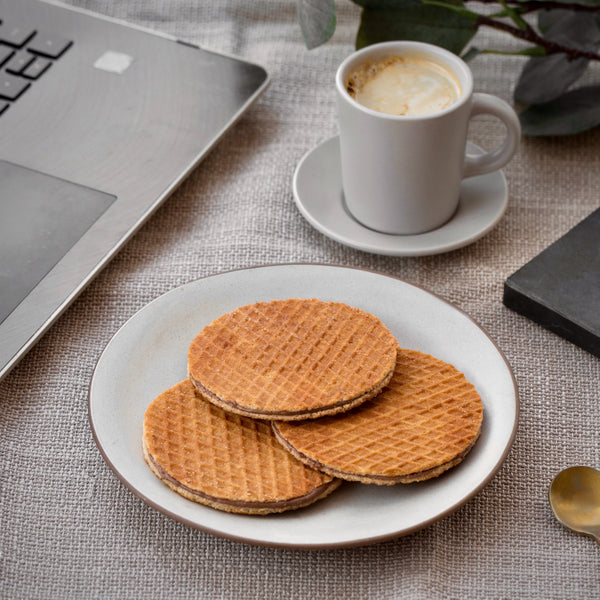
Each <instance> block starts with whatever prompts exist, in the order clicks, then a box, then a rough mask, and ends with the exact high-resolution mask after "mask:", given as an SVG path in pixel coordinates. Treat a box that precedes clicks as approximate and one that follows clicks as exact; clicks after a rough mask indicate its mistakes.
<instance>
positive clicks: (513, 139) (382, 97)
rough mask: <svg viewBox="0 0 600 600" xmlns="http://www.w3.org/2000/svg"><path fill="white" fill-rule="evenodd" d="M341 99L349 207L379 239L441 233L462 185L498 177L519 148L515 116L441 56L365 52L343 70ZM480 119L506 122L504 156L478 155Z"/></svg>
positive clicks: (408, 47)
mask: <svg viewBox="0 0 600 600" xmlns="http://www.w3.org/2000/svg"><path fill="white" fill-rule="evenodd" d="M336 89H337V107H338V124H339V133H340V159H341V171H342V188H343V190H342V191H343V195H344V201H345V205H346V208H347V210H348V212H349V213H350V214H351V215H352V216H353V217H354V218H355V219H356V220H357V221H358V222H359V223H361V224H362V225H364V226H366V227H368V228H370V229H374V230H376V231H380V232H384V233H391V234H407V235H415V234H419V233H424V232H427V231H431V230H433V229H436V228H438V227H441V226H442V225H444V223H446V222H447V221H449V220H450V219H451V218H452V216H453V215H454V214H455V212H456V209H457V207H458V204H459V199H460V190H461V183H462V180H463V179H464V178H466V177H473V176H476V175H483V174H484V173H490V172H492V171H495V170H497V169H501V168H502V167H503V166H504V165H505V164H506V163H507V162H508V161H509V160H510V159H511V158H512V156H513V155H514V153H515V151H516V149H517V146H518V143H519V138H520V134H521V127H520V124H519V118H518V116H517V114H516V113H515V111H514V110H513V109H512V108H511V107H510V106H509V105H508V104H507V103H506V102H505V101H504V100H502V99H500V98H497V97H495V96H491V95H489V94H481V93H475V92H474V91H473V75H472V73H471V70H470V69H469V67H468V66H467V64H466V63H465V62H464V61H463V60H461V59H460V58H459V57H458V56H456V55H455V54H453V53H451V52H449V51H448V50H445V49H443V48H440V47H438V46H433V45H431V44H425V43H422V42H412V41H396V42H383V43H381V44H374V45H372V46H367V47H366V48H363V49H361V50H359V51H357V52H355V53H353V54H351V55H350V56H349V57H348V58H346V60H344V61H343V62H342V64H341V65H340V66H339V68H338V70H337V73H336ZM480 114H489V115H492V116H495V117H497V118H498V119H500V120H501V121H502V122H503V123H504V125H505V126H506V136H505V138H504V140H503V142H502V143H501V144H500V146H499V147H498V148H495V149H493V150H492V151H490V152H487V153H486V152H483V153H478V154H471V153H469V152H467V133H468V129H469V123H470V121H471V119H472V118H473V117H474V116H476V115H480ZM483 201H485V199H484V200H483Z"/></svg>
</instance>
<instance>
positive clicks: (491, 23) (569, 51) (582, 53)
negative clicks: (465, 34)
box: [476, 0, 600, 61]
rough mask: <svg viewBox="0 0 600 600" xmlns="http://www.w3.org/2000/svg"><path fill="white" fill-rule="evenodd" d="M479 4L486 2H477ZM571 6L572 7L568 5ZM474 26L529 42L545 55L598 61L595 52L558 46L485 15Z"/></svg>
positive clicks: (525, 30) (532, 31)
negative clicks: (490, 28) (562, 54)
mask: <svg viewBox="0 0 600 600" xmlns="http://www.w3.org/2000/svg"><path fill="white" fill-rule="evenodd" d="M478 1H479V2H481V1H484V2H486V1H487V0H478ZM519 4H523V3H519ZM536 4H542V2H536ZM544 4H552V5H553V6H554V5H555V4H557V3H554V2H552V3H544ZM570 6H573V5H570ZM476 25H477V26H479V25H485V26H486V27H492V28H493V29H499V30H500V31H505V32H506V33H510V34H511V35H512V36H514V37H516V38H519V39H521V40H525V41H527V42H531V43H532V44H536V45H537V46H541V47H542V48H545V50H546V54H556V53H558V52H563V53H564V54H566V55H567V57H568V59H569V60H574V59H576V58H587V59H589V60H598V61H600V55H599V54H596V53H595V52H591V51H588V50H579V49H577V48H570V47H569V46H563V45H562V44H558V43H556V42H553V41H551V40H547V39H545V38H543V37H541V36H540V35H538V34H537V33H536V32H535V30H534V29H533V28H532V27H527V28H526V29H519V28H518V27H515V26H514V25H509V24H508V23H504V22H503V21H496V20H495V19H492V18H490V17H486V16H485V15H479V17H478V18H477V21H476Z"/></svg>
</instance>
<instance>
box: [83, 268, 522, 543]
mask: <svg viewBox="0 0 600 600" xmlns="http://www.w3.org/2000/svg"><path fill="white" fill-rule="evenodd" d="M271 267H327V268H335V269H347V270H351V271H360V272H364V273H370V274H373V275H377V276H382V277H385V278H389V279H393V280H396V281H399V282H401V283H404V284H407V285H409V286H412V287H414V288H417V289H419V290H421V291H424V292H426V293H427V294H430V295H431V296H433V297H434V298H436V299H437V300H439V301H441V302H443V303H444V304H446V305H448V306H450V307H451V308H452V309H454V310H456V311H457V312H458V313H460V314H462V315H463V316H464V317H466V318H467V319H468V320H469V321H470V322H471V323H472V324H473V325H474V326H475V327H476V328H478V329H479V330H480V331H481V332H482V333H483V334H484V336H485V337H486V338H487V340H488V342H490V343H491V344H492V346H493V347H494V349H495V350H496V352H497V353H498V355H499V356H500V358H501V359H502V361H503V362H504V364H505V366H506V368H507V370H508V373H509V374H510V377H511V381H512V389H513V392H514V404H515V416H514V421H513V423H512V429H511V433H510V436H509V438H508V440H507V443H506V445H505V447H504V449H503V450H502V453H501V455H500V456H499V458H498V459H497V461H496V463H495V464H494V465H493V467H492V468H491V469H490V470H489V472H488V474H487V475H486V476H485V477H484V479H483V480H482V481H481V482H480V483H479V484H478V485H477V486H475V487H474V488H473V489H472V490H470V492H469V493H468V494H466V495H465V496H463V497H461V498H460V499H459V500H458V501H457V502H455V503H454V504H452V505H451V506H449V507H448V508H446V509H445V510H444V511H442V512H440V513H437V514H436V515H434V516H432V517H430V518H428V519H426V520H424V521H420V522H419V523H415V524H414V525H413V526H410V527H407V528H405V529H402V530H401V531H393V532H387V533H383V534H380V535H374V536H372V537H363V538H360V539H351V540H346V541H342V542H323V543H303V542H299V543H298V542H287V541H268V540H261V539H256V538H252V537H247V536H244V535H235V534H232V533H226V532H223V531H221V530H219V529H215V528H213V527H210V526H208V525H204V524H199V523H197V522H194V521H192V520H190V519H188V518H186V517H182V516H181V515H179V514H178V513H176V512H174V511H172V510H169V509H168V508H165V507H163V506H161V505H159V504H158V503H157V502H155V501H154V500H152V499H151V498H149V497H148V496H147V495H146V494H144V493H143V492H142V491H141V490H139V489H138V488H137V487H135V485H134V484H132V483H131V482H130V481H129V480H128V479H127V478H126V477H125V476H124V475H122V474H121V472H120V471H119V470H118V468H117V467H116V465H114V464H113V462H112V461H111V460H110V458H109V456H108V455H107V453H106V451H105V449H104V447H103V445H102V443H101V442H100V439H99V436H98V434H97V431H96V427H95V425H94V420H93V415H92V384H93V382H94V378H95V375H96V371H97V369H98V367H99V365H100V363H101V361H102V358H103V356H104V354H105V353H106V352H107V351H108V348H109V347H110V345H111V344H112V342H113V340H114V338H115V337H116V336H117V335H119V334H120V332H121V331H122V330H123V329H124V328H125V327H127V325H128V323H129V322H130V321H131V320H132V319H134V318H136V316H137V315H138V313H140V312H141V311H143V310H145V309H146V307H148V306H149V305H150V304H153V303H154V302H156V301H158V300H159V299H161V298H162V297H163V296H166V295H167V294H171V293H173V292H174V291H176V290H180V289H181V288H183V287H185V286H188V285H192V284H194V283H197V282H200V281H203V280H206V279H210V278H215V277H219V276H221V275H228V274H233V273H237V272H244V271H251V270H255V269H264V268H271ZM87 408H88V423H89V426H90V429H91V432H92V437H93V439H94V443H95V444H96V447H97V448H98V450H99V452H100V454H101V456H102V458H103V460H104V462H105V463H106V465H107V466H108V467H109V469H110V471H112V473H113V475H115V476H116V477H117V479H118V480H119V481H120V483H121V484H123V485H124V486H125V488H126V489H127V490H129V491H130V492H131V493H132V494H133V495H134V496H135V497H137V498H138V499H140V500H142V502H144V504H146V505H147V506H149V507H150V508H152V509H153V510H155V511H156V512H158V513H159V514H161V515H163V516H166V517H168V518H170V519H171V520H173V521H175V522H177V523H180V524H183V525H186V526H187V527H190V528H191V529H195V530H198V531H203V532H205V533H209V534H211V535H214V536H216V537H218V538H221V539H226V540H230V541H234V542H241V543H245V544H250V545H253V546H260V547H270V548H285V549H293V550H330V549H338V548H350V547H362V546H368V545H374V544H378V543H382V542H385V541H388V540H393V539H398V538H400V537H404V536H406V535H410V534H411V533H414V532H416V531H420V530H421V529H425V528H427V527H429V526H430V525H432V524H433V523H436V522H437V521H441V520H442V519H444V518H446V517H448V516H449V515H451V514H452V513H454V512H456V511H457V510H458V509H459V508H461V507H462V506H464V505H465V504H466V503H467V502H469V501H470V500H472V499H473V498H474V497H475V496H476V495H478V494H479V493H480V492H481V490H483V489H484V488H485V487H486V486H487V485H488V484H489V483H490V481H491V480H492V479H493V478H494V477H495V475H496V474H497V472H498V471H499V470H500V468H501V467H502V465H503V464H504V462H505V461H506V458H507V457H508V455H509V453H510V451H511V449H512V447H513V445H514V441H515V438H516V435H517V430H518V426H519V417H520V397H519V388H518V383H517V380H516V376H515V373H514V371H513V369H512V367H511V365H510V363H509V361H508V359H507V357H506V355H505V354H504V352H503V351H502V349H501V348H500V347H499V345H498V344H497V342H496V341H495V340H494V338H492V336H491V335H490V334H489V333H488V331H487V330H486V329H485V328H484V327H482V326H481V325H480V324H479V323H478V322H477V321H476V320H475V319H474V318H473V317H471V316H470V315H469V314H468V313H467V312H466V311H464V310H463V309H462V308H460V307H458V306H456V305H455V304H454V303H452V302H450V301H449V300H446V299H445V298H443V297H442V296H440V295H439V294H437V293H435V292H432V291H430V290H429V289H427V288H426V287H424V286H422V285H420V284H415V283H412V282H410V281H407V280H406V279H404V278H402V277H398V276H396V275H391V274H389V273H385V272H382V271H379V270H375V269H370V268H366V267H355V266H346V265H340V264H332V263H312V262H289V263H286V262H281V263H265V264H256V265H252V266H249V267H240V268H235V269H226V270H224V271H218V272H216V273H211V274H208V275H204V276H202V277H198V278H196V279H192V280H190V281H188V282H186V283H183V284H181V285H178V286H175V287H173V288H171V289H169V290H167V291H166V292H163V293H161V294H159V295H158V296H156V297H155V298H153V299H152V300H150V301H149V302H147V303H145V304H144V305H143V306H141V307H140V308H138V309H137V310H136V311H135V312H134V313H133V314H132V315H130V316H129V317H128V318H127V319H126V320H125V321H124V322H123V323H122V325H121V326H119V327H118V328H117V330H116V331H115V332H114V333H113V335H111V337H110V339H109V340H108V341H107V342H106V344H105V345H104V347H103V349H102V351H101V352H100V354H99V356H98V358H97V360H96V363H95V365H94V368H93V370H92V375H91V377H90V381H89V384H88V393H87Z"/></svg>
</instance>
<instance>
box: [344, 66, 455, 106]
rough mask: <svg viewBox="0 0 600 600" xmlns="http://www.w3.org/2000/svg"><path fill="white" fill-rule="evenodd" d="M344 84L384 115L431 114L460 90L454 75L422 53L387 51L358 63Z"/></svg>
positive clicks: (365, 104) (362, 100) (447, 102)
mask: <svg viewBox="0 0 600 600" xmlns="http://www.w3.org/2000/svg"><path fill="white" fill-rule="evenodd" d="M345 84H346V90H347V91H348V94H349V95H350V96H351V97H352V98H354V99H355V100H356V101H357V102H358V103H359V104H362V105H363V106H366V107H367V108H370V109H372V110H376V111H379V112H382V113H386V114H388V115H427V114H431V113H434V112H437V111H439V110H443V109H444V108H447V107H448V106H450V105H451V104H453V103H454V102H456V101H457V100H458V99H459V98H460V96H461V94H462V91H461V87H460V82H459V80H458V77H457V76H456V75H455V74H454V73H453V72H452V71H451V70H450V69H448V68H447V67H445V66H444V65H442V64H440V63H437V62H434V61H432V60H429V59H428V58H426V57H425V56H424V57H417V56H410V57H408V56H398V55H390V56H386V57H383V58H381V59H379V60H371V61H366V62H363V63H360V64H359V65H357V66H356V67H355V68H354V69H353V70H352V71H351V72H350V74H349V75H348V77H347V78H346V82H345Z"/></svg>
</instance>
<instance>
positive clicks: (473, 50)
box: [461, 46, 483, 62]
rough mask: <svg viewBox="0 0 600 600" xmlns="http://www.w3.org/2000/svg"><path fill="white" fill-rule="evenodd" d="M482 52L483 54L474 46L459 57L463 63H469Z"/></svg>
mask: <svg viewBox="0 0 600 600" xmlns="http://www.w3.org/2000/svg"><path fill="white" fill-rule="evenodd" d="M482 52H483V50H481V48H476V47H475V46H471V47H470V48H469V50H467V52H465V53H464V54H463V55H461V58H462V59H463V60H464V61H465V62H469V61H471V60H473V59H474V58H475V57H477V56H479V55H480V54H481V53H482Z"/></svg>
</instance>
